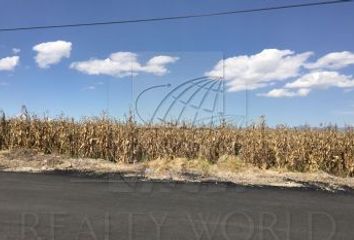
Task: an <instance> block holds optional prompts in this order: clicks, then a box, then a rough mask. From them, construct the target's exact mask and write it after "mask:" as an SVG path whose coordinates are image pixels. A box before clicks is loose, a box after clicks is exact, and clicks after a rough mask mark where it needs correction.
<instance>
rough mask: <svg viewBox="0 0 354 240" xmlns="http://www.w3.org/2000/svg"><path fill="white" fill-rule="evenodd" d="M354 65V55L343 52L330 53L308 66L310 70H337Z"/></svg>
mask: <svg viewBox="0 0 354 240" xmlns="http://www.w3.org/2000/svg"><path fill="white" fill-rule="evenodd" d="M351 64H354V53H351V52H348V51H343V52H333V53H329V54H327V55H325V56H323V57H321V58H320V59H318V60H317V61H316V62H314V63H309V64H306V66H305V67H306V68H308V69H330V70H336V69H341V68H344V67H346V66H348V65H351Z"/></svg>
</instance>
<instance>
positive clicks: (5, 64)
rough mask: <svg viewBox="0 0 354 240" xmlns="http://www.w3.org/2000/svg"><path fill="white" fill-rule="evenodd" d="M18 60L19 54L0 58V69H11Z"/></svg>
mask: <svg viewBox="0 0 354 240" xmlns="http://www.w3.org/2000/svg"><path fill="white" fill-rule="evenodd" d="M19 62H20V57H19V56H13V57H5V58H0V71H12V70H14V69H15V67H16V66H17V65H18V64H19Z"/></svg>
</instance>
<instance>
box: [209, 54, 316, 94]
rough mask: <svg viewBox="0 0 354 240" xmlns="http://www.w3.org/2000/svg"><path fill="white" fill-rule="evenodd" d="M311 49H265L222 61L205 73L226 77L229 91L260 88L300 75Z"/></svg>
mask: <svg viewBox="0 0 354 240" xmlns="http://www.w3.org/2000/svg"><path fill="white" fill-rule="evenodd" d="M311 55H312V52H304V53H300V54H295V53H294V52H293V51H291V50H279V49H264V50H263V51H261V52H260V53H258V54H255V55H250V56H248V55H242V56H235V57H231V58H227V59H225V60H221V61H219V62H218V63H217V64H216V66H215V67H214V69H213V70H211V71H209V72H207V73H206V75H207V76H209V77H211V78H224V79H225V80H226V81H228V83H227V85H228V86H229V90H230V91H241V90H245V89H250V90H252V89H258V88H262V87H266V86H270V85H272V84H274V83H276V82H278V81H283V80H286V79H289V78H292V77H297V76H298V75H299V73H300V69H301V67H302V66H303V65H304V64H305V62H306V61H307V59H308V58H309V57H310V56H311Z"/></svg>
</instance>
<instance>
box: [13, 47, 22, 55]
mask: <svg viewBox="0 0 354 240" xmlns="http://www.w3.org/2000/svg"><path fill="white" fill-rule="evenodd" d="M20 52H21V49H19V48H13V49H12V53H13V54H18V53H20Z"/></svg>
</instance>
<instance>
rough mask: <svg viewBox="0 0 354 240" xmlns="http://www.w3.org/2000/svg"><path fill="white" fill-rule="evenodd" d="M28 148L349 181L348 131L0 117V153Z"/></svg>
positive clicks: (352, 140) (353, 132) (351, 135)
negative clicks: (231, 163)
mask: <svg viewBox="0 0 354 240" xmlns="http://www.w3.org/2000/svg"><path fill="white" fill-rule="evenodd" d="M15 148H33V149H36V150H39V151H42V152H44V153H53V152H55V153H60V154H65V155H69V156H72V157H88V158H103V159H107V160H109V161H115V162H126V163H133V162H140V161H149V160H153V159H157V158H177V157H183V158H188V159H195V158H204V159H208V160H209V161H210V162H213V163H216V162H217V161H218V160H219V159H220V158H221V157H222V156H225V155H229V156H238V157H239V158H240V159H241V160H243V161H244V162H246V163H250V164H253V165H255V166H257V167H259V168H282V169H289V170H293V171H317V170H322V171H325V172H328V173H331V174H335V175H341V176H354V129H353V128H350V127H347V128H345V129H339V128H337V127H335V126H329V127H324V128H320V129H318V128H317V129H315V128H310V127H305V128H290V127H286V126H279V127H276V128H269V127H267V125H266V124H265V122H261V123H260V124H256V125H252V126H250V127H247V128H237V127H232V126H226V125H224V126H220V127H193V126H188V124H184V125H183V126H177V125H173V124H169V125H168V124H164V125H153V126H151V125H140V124H137V123H136V122H135V121H134V119H133V118H131V117H130V118H128V119H127V120H126V121H123V122H121V121H118V120H114V119H107V118H93V119H82V120H80V121H74V120H73V119H67V118H58V119H54V120H50V119H47V118H38V117H35V116H34V117H31V118H28V117H27V118H22V119H21V118H11V119H5V116H1V117H0V149H15Z"/></svg>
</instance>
